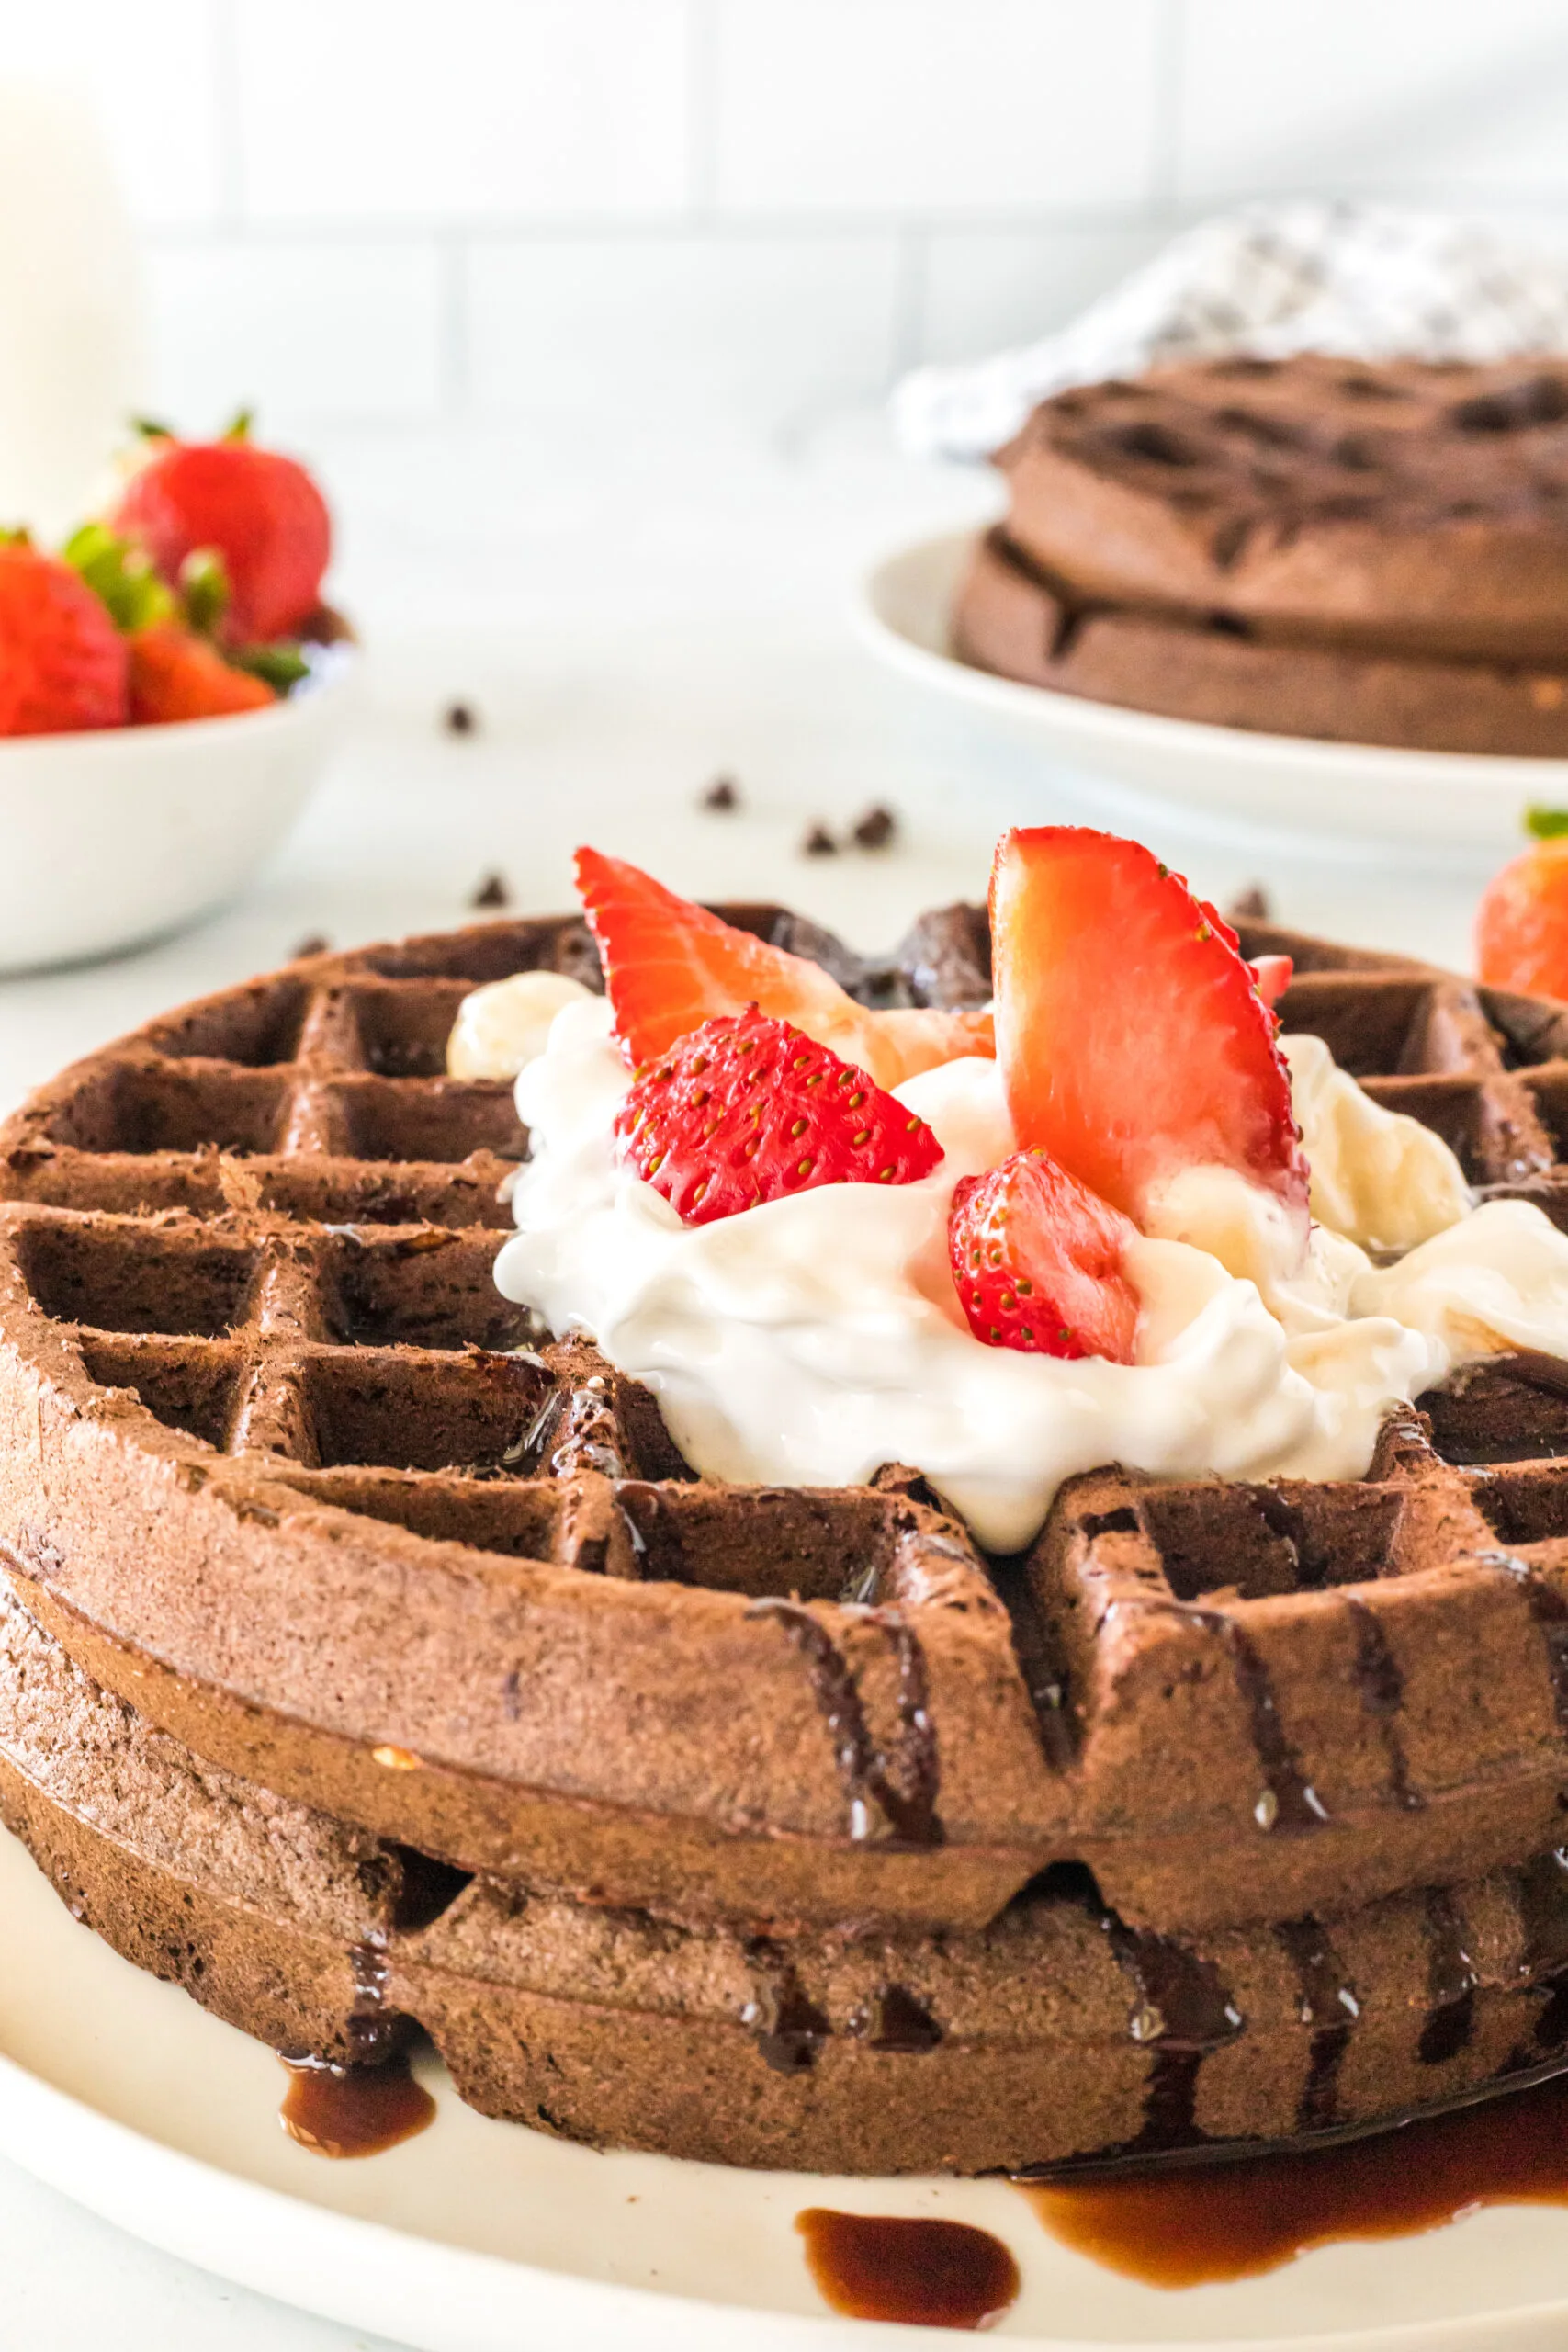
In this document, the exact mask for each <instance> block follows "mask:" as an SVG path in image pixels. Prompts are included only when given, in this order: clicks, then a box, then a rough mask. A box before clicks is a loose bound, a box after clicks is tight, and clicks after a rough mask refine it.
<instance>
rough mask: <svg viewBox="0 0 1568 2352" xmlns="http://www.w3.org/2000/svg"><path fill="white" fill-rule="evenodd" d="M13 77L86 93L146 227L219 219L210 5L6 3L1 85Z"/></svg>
mask: <svg viewBox="0 0 1568 2352" xmlns="http://www.w3.org/2000/svg"><path fill="white" fill-rule="evenodd" d="M13 76H14V77H17V78H18V79H23V78H29V77H35V76H36V77H39V78H43V79H46V80H50V81H55V82H62V83H64V84H65V85H67V86H68V87H70V88H72V89H73V90H74V91H78V92H80V94H81V97H82V101H83V103H84V104H85V105H86V106H88V107H90V108H91V109H92V110H93V112H94V113H96V116H97V117H98V119H99V120H100V122H101V123H102V125H103V128H104V130H105V132H106V134H107V141H108V146H109V151H110V153H111V156H112V158H113V161H114V164H115V166H116V169H117V172H118V177H119V181H120V185H121V187H122V189H123V191H124V194H125V198H126V200H127V202H128V203H129V205H130V210H131V212H132V215H133V216H134V218H135V219H136V220H139V221H140V222H141V223H142V224H144V225H151V226H157V227H164V226H170V225H189V224H191V223H195V222H199V221H208V220H212V219H214V218H215V217H216V215H217V213H218V211H219V209H220V205H221V201H222V191H223V175H222V169H221V162H220V130H219V110H218V74H217V44H216V32H215V25H214V19H213V15H212V10H211V7H210V6H209V0H137V5H135V6H126V5H125V4H124V0H65V5H64V6H61V5H59V0H54V5H51V4H50V0H27V5H23V0H0V80H8V79H10V78H12V77H13Z"/></svg>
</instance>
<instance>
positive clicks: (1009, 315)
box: [919, 228, 1169, 364]
mask: <svg viewBox="0 0 1568 2352" xmlns="http://www.w3.org/2000/svg"><path fill="white" fill-rule="evenodd" d="M1168 234H1169V232H1168V230H1167V229H1164V228H1146V229H1038V230H1033V229H1020V230H1003V229H976V230H968V231H950V232H941V233H938V234H936V235H934V236H933V237H932V238H931V242H930V246H929V250H928V253H927V257H926V269H925V296H924V300H923V303H922V306H921V327H920V335H919V343H920V356H921V358H923V359H932V360H940V361H942V362H944V363H950V364H951V363H956V362H959V361H962V360H966V359H983V358H986V357H987V356H988V355H989V354H990V353H992V352H994V351H1000V350H1003V349H1005V348H1007V347H1008V346H1009V345H1014V344H1021V343H1032V342H1033V341H1034V339H1035V337H1036V336H1038V335H1043V334H1051V333H1053V332H1054V330H1055V329H1056V328H1057V327H1064V326H1066V325H1067V324H1068V322H1070V321H1071V320H1073V319H1075V318H1076V317H1077V314H1078V312H1079V311H1083V310H1087V309H1088V307H1089V303H1091V302H1092V301H1094V300H1096V298H1097V297H1098V296H1100V295H1101V294H1106V293H1109V292H1110V290H1111V288H1112V287H1113V286H1115V285H1116V284H1117V283H1118V281H1119V280H1120V279H1122V278H1123V277H1126V276H1127V275H1128V273H1129V272H1130V271H1131V270H1134V269H1136V268H1138V267H1139V266H1140V265H1141V264H1142V263H1144V262H1145V261H1148V260H1149V259H1151V258H1152V256H1153V255H1154V254H1156V253H1157V252H1158V251H1159V249H1160V247H1161V245H1162V244H1164V243H1165V242H1166V240H1167V237H1168Z"/></svg>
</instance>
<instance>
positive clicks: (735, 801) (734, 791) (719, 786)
mask: <svg viewBox="0 0 1568 2352" xmlns="http://www.w3.org/2000/svg"><path fill="white" fill-rule="evenodd" d="M702 805H703V807H704V808H705V809H739V806H740V786H739V785H738V784H737V783H736V781H735V778H734V777H733V776H732V775H716V776H715V778H714V780H713V782H712V783H711V784H710V785H709V786H708V788H707V790H706V791H705V793H704V795H703V801H702Z"/></svg>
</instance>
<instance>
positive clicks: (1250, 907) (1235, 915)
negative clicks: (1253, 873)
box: [1230, 882, 1274, 922]
mask: <svg viewBox="0 0 1568 2352" xmlns="http://www.w3.org/2000/svg"><path fill="white" fill-rule="evenodd" d="M1273 911H1274V910H1273V907H1272V905H1271V904H1270V901H1269V893H1268V891H1267V890H1266V889H1265V888H1263V885H1262V883H1261V882H1252V883H1249V884H1248V886H1247V888H1246V889H1245V890H1238V891H1237V893H1236V895H1235V898H1234V899H1232V900H1231V903H1230V920H1231V921H1232V922H1269V920H1270V918H1271V916H1272V914H1273Z"/></svg>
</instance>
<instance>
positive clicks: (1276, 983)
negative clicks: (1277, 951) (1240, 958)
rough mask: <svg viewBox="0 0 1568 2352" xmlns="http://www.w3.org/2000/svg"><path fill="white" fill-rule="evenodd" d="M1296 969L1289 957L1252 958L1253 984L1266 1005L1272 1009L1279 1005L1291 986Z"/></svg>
mask: <svg viewBox="0 0 1568 2352" xmlns="http://www.w3.org/2000/svg"><path fill="white" fill-rule="evenodd" d="M1295 968H1296V967H1295V964H1294V962H1293V960H1292V957H1290V956H1254V957H1253V958H1252V978H1253V982H1254V985H1255V986H1256V988H1257V989H1258V995H1259V996H1260V997H1261V998H1262V999H1263V1001H1264V1003H1265V1004H1267V1005H1269V1007H1270V1008H1272V1007H1273V1006H1274V1005H1277V1004H1278V1003H1279V1001H1280V998H1281V997H1282V996H1283V995H1284V993H1285V990H1286V989H1288V988H1289V987H1290V985H1291V975H1292V973H1293V972H1294V970H1295Z"/></svg>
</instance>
